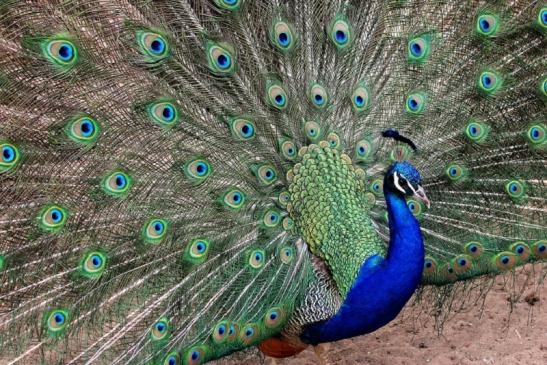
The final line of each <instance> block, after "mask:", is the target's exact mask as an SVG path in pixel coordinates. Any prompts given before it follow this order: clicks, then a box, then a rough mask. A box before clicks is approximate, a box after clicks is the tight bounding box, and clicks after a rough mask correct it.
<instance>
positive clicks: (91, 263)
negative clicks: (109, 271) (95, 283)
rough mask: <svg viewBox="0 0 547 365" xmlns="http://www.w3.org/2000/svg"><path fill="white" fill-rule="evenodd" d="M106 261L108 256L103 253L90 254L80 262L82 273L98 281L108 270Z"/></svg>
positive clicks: (92, 252) (93, 252) (94, 252)
mask: <svg viewBox="0 0 547 365" xmlns="http://www.w3.org/2000/svg"><path fill="white" fill-rule="evenodd" d="M106 261H107V259H106V255H105V254H104V253H103V252H100V251H91V252H88V253H87V254H85V255H84V256H83V257H82V259H81V261H80V272H81V274H82V275H83V276H85V277H87V278H89V279H97V278H99V277H101V275H102V274H103V272H104V270H105V269H106Z"/></svg>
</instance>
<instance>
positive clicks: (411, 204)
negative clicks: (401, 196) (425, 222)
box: [406, 198, 425, 219]
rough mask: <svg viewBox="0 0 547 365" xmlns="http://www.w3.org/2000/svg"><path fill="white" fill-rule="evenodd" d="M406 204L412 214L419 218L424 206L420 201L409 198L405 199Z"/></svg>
mask: <svg viewBox="0 0 547 365" xmlns="http://www.w3.org/2000/svg"><path fill="white" fill-rule="evenodd" d="M406 205H407V206H408V209H410V212H411V213H412V215H414V216H415V217H416V218H418V219H420V218H421V217H422V216H423V213H424V210H425V206H424V205H423V204H422V203H421V202H419V201H417V200H416V199H412V198H411V199H407V202H406Z"/></svg>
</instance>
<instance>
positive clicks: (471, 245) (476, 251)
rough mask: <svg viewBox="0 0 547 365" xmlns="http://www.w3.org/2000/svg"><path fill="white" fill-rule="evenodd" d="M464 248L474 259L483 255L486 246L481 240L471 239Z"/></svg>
mask: <svg viewBox="0 0 547 365" xmlns="http://www.w3.org/2000/svg"><path fill="white" fill-rule="evenodd" d="M464 250H465V252H466V253H467V254H468V255H469V256H471V257H472V258H473V259H477V258H479V257H480V256H481V255H482V253H483V251H484V248H483V246H482V244H481V243H480V242H478V241H471V242H468V243H466V244H465V248H464Z"/></svg>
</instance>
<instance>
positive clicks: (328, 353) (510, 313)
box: [214, 265, 547, 365]
mask: <svg viewBox="0 0 547 365" xmlns="http://www.w3.org/2000/svg"><path fill="white" fill-rule="evenodd" d="M536 266H537V265H536ZM529 269H530V267H529V268H527V270H528V271H529ZM536 269H539V268H536ZM537 280H538V275H537V274H536V275H535V276H534V279H533V280H528V281H526V280H525V275H519V277H518V280H517V281H516V282H513V281H512V278H511V277H504V278H498V279H497V280H496V281H495V283H494V285H493V287H492V289H491V290H490V292H489V294H488V295H487V297H486V301H485V302H484V306H483V305H481V304H480V303H477V304H474V305H469V306H468V307H467V308H466V309H465V310H464V311H463V312H460V313H457V314H454V316H453V318H451V319H450V320H448V321H447V322H445V324H444V327H443V331H442V334H441V335H438V332H437V331H436V329H435V320H434V319H433V318H432V316H431V315H429V314H428V313H427V312H424V311H421V312H419V313H417V312H416V310H415V309H406V310H405V311H403V312H402V313H401V314H400V315H399V317H397V319H396V320H395V321H393V322H392V323H391V324H389V325H388V326H386V327H384V328H382V329H380V330H378V331H376V332H375V333H372V334H369V335H365V336H361V337H356V338H353V339H349V340H343V341H339V342H334V343H327V344H322V345H320V346H318V347H316V348H315V349H313V348H312V347H309V348H308V349H306V350H305V351H304V352H302V353H300V354H298V355H297V356H295V357H292V358H287V359H272V358H260V357H257V356H256V353H255V354H252V355H251V354H249V355H248V356H246V357H244V358H243V359H242V358H239V359H233V358H232V359H224V360H220V361H216V362H214V364H216V365H234V364H264V365H293V364H294V365H312V364H319V365H334V364H336V365H339V364H364V365H368V364H371V365H372V364H374V365H413V364H434V365H452V364H455V365H469V364H482V365H488V364H489V365H517V364H518V365H520V364H526V365H540V364H541V365H545V364H547V285H546V284H543V285H539V286H538V283H537ZM511 298H514V299H513V302H514V305H513V306H512V307H513V309H512V310H511Z"/></svg>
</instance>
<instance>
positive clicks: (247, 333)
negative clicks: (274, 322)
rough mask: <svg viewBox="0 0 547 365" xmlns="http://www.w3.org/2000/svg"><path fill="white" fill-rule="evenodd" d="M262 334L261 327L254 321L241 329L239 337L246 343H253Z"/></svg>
mask: <svg viewBox="0 0 547 365" xmlns="http://www.w3.org/2000/svg"><path fill="white" fill-rule="evenodd" d="M259 336H260V328H259V327H258V325H256V324H254V323H248V324H246V325H245V326H243V327H242V328H241V330H240V331H239V339H240V340H241V341H242V342H243V343H244V344H245V345H251V344H253V343H254V342H255V341H256V340H257V339H258V337H259Z"/></svg>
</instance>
